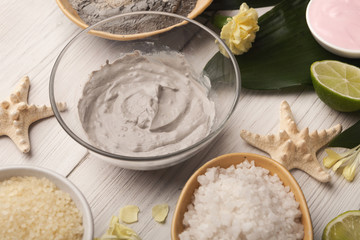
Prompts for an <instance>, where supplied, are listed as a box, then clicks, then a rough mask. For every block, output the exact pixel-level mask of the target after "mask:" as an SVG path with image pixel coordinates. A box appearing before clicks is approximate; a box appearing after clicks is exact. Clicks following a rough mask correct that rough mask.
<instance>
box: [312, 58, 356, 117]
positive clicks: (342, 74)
mask: <svg viewBox="0 0 360 240" xmlns="http://www.w3.org/2000/svg"><path fill="white" fill-rule="evenodd" d="M310 73H311V78H312V82H313V86H314V89H315V92H316V93H317V95H318V96H319V98H320V99H321V100H322V101H323V102H324V103H326V104H327V105H328V106H329V107H331V108H333V109H334V110H337V111H340V112H354V111H358V110H360V68H357V67H355V66H352V65H349V64H346V63H342V62H339V61H334V60H323V61H318V62H314V63H313V64H312V65H311V67H310Z"/></svg>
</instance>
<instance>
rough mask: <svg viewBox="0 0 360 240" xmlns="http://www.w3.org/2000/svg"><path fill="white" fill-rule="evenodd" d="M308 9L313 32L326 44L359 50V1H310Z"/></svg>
mask: <svg viewBox="0 0 360 240" xmlns="http://www.w3.org/2000/svg"><path fill="white" fill-rule="evenodd" d="M310 4H311V5H310V6H309V9H308V11H309V12H308V17H309V19H308V20H309V22H310V24H311V27H312V28H313V30H314V31H315V32H316V33H317V35H319V37H321V38H322V39H323V40H325V41H327V42H328V43H330V44H332V45H334V46H337V47H340V48H345V49H350V50H360V0H312V2H311V3H310Z"/></svg>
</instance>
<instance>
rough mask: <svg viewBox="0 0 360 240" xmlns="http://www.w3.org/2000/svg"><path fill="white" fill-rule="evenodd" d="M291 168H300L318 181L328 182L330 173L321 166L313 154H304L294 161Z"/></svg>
mask: <svg viewBox="0 0 360 240" xmlns="http://www.w3.org/2000/svg"><path fill="white" fill-rule="evenodd" d="M293 168H297V169H300V170H302V171H304V172H306V173H308V174H309V175H310V176H312V177H313V178H315V179H316V180H318V181H320V182H329V181H330V178H331V177H330V174H329V173H327V172H325V171H324V169H323V168H322V167H321V165H320V163H319V161H318V159H317V158H316V155H315V154H306V155H305V156H303V157H302V159H298V160H297V161H295V162H294V166H293Z"/></svg>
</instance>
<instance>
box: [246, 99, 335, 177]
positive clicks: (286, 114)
mask: <svg viewBox="0 0 360 240" xmlns="http://www.w3.org/2000/svg"><path fill="white" fill-rule="evenodd" d="M341 129H342V127H341V125H340V124H338V125H336V126H334V127H331V128H330V129H327V130H322V131H320V132H318V131H314V132H312V133H311V134H309V128H305V129H303V130H301V131H299V130H298V128H297V126H296V123H295V121H294V119H293V116H292V113H291V109H290V106H289V104H288V103H287V102H286V101H283V102H282V103H281V108H280V131H279V133H278V134H276V135H274V134H270V135H267V136H260V135H259V134H254V133H251V132H249V131H246V130H242V131H241V133H240V136H241V137H242V138H243V139H244V140H245V141H246V142H248V143H249V144H251V145H253V146H255V147H257V148H259V149H261V150H263V151H265V152H267V153H269V154H270V156H271V158H273V159H274V160H276V161H278V162H279V163H281V164H282V165H284V166H285V167H286V168H287V169H288V170H290V169H293V168H298V169H301V170H303V171H304V172H306V173H308V174H309V175H310V176H312V177H313V178H315V179H317V180H318V181H320V182H328V181H330V175H329V174H328V173H327V172H325V171H324V170H323V168H322V167H321V165H320V163H319V161H318V159H317V158H316V152H317V151H318V150H319V149H320V148H321V147H323V146H324V145H325V144H327V143H328V142H329V141H330V140H331V139H332V138H334V137H335V136H336V135H337V134H339V133H340V132H341Z"/></svg>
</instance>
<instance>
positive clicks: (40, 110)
mask: <svg viewBox="0 0 360 240" xmlns="http://www.w3.org/2000/svg"><path fill="white" fill-rule="evenodd" d="M57 107H58V109H59V110H60V111H65V110H66V104H65V103H57ZM24 111H27V113H25V114H28V121H29V124H31V123H33V122H36V121H38V120H40V119H43V118H48V117H50V116H53V115H54V112H53V110H52V108H51V107H49V106H46V105H43V106H35V105H30V106H28V108H26V109H25V110H24Z"/></svg>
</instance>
